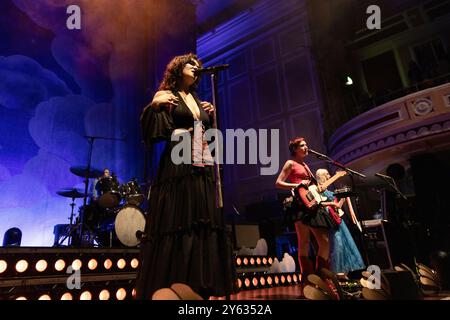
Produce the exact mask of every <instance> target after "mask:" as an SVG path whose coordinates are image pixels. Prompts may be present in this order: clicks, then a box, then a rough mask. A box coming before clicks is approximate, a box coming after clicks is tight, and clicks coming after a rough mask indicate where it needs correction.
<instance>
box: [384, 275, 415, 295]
mask: <svg viewBox="0 0 450 320" xmlns="http://www.w3.org/2000/svg"><path fill="white" fill-rule="evenodd" d="M381 273H382V276H383V277H384V278H385V279H386V280H387V282H388V283H389V288H390V290H391V299H393V300H416V299H420V298H421V294H420V291H419V287H418V285H417V283H416V282H415V281H414V276H413V274H412V273H411V272H409V271H394V270H383V271H382V272H381Z"/></svg>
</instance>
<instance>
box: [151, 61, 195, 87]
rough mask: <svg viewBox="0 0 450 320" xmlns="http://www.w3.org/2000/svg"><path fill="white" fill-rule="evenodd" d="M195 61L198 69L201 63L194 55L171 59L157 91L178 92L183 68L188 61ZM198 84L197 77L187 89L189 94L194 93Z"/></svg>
mask: <svg viewBox="0 0 450 320" xmlns="http://www.w3.org/2000/svg"><path fill="white" fill-rule="evenodd" d="M192 60H195V61H197V62H198V64H199V66H200V68H201V67H202V62H201V61H200V60H199V59H198V57H197V55H196V54H193V53H188V54H184V55H182V56H176V57H175V58H173V59H172V60H171V61H170V62H169V64H168V65H167V67H166V71H165V72H164V77H163V80H162V81H161V84H160V85H159V88H158V90H171V91H174V90H178V89H180V85H181V81H182V80H183V68H184V66H185V65H186V64H187V63H189V62H190V61H192ZM199 82H200V76H197V79H196V80H195V82H194V83H193V84H192V85H191V87H190V88H189V91H190V92H194V91H195V90H196V89H197V86H198V84H199Z"/></svg>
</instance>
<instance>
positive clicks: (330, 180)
mask: <svg viewBox="0 0 450 320" xmlns="http://www.w3.org/2000/svg"><path fill="white" fill-rule="evenodd" d="M340 177H341V176H340V175H337V174H335V175H334V176H332V177H331V178H330V179H328V180H327V181H325V182H324V183H323V184H321V186H322V188H323V189H327V188H328V187H329V186H330V185H332V184H333V183H334V182H335V181H336V180H337V179H339V178H340Z"/></svg>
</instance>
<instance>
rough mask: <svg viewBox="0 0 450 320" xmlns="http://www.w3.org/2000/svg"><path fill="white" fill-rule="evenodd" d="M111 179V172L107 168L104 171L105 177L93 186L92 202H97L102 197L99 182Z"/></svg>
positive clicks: (96, 181)
mask: <svg viewBox="0 0 450 320" xmlns="http://www.w3.org/2000/svg"><path fill="white" fill-rule="evenodd" d="M109 177H111V175H110V171H109V169H108V168H105V169H103V175H102V176H100V177H98V178H96V179H95V180H94V183H93V185H92V188H93V190H92V200H93V201H97V199H98V197H99V196H100V195H101V194H99V193H100V192H101V191H100V190H99V188H98V182H99V181H100V180H102V179H105V178H109Z"/></svg>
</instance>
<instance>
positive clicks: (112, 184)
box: [96, 177, 121, 208]
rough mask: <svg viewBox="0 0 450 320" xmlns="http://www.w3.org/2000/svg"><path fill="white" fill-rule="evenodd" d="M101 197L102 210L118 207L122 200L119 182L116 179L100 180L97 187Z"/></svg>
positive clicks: (105, 178) (99, 199)
mask: <svg viewBox="0 0 450 320" xmlns="http://www.w3.org/2000/svg"><path fill="white" fill-rule="evenodd" d="M96 188H97V190H98V192H99V197H98V204H99V205H100V206H101V207H102V208H114V207H117V206H118V205H119V203H120V200H121V195H120V190H119V182H118V181H117V179H116V178H114V177H104V178H101V179H100V180H98V182H97V186H96Z"/></svg>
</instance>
